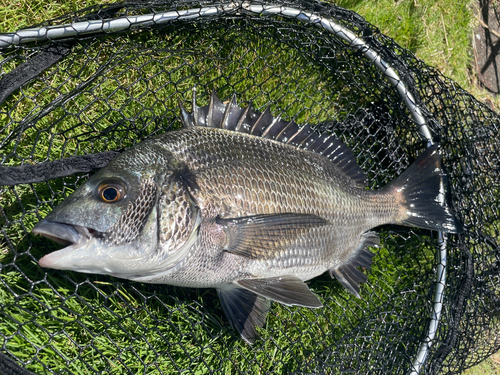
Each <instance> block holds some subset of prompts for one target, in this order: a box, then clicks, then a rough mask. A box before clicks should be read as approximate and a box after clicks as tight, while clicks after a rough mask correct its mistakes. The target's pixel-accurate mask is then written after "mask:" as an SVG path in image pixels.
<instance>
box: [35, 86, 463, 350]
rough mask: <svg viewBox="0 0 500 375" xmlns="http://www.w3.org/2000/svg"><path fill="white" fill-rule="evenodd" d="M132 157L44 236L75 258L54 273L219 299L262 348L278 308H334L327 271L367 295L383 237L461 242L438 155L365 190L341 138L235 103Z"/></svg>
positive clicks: (54, 220)
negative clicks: (409, 235) (433, 236)
mask: <svg viewBox="0 0 500 375" xmlns="http://www.w3.org/2000/svg"><path fill="white" fill-rule="evenodd" d="M181 119H182V121H183V124H184V128H183V129H181V130H178V131H174V132H168V133H165V134H163V135H160V136H157V137H154V138H151V139H148V140H146V141H144V142H142V143H140V144H138V145H137V146H135V147H133V148H131V149H129V150H127V151H125V152H124V153H123V154H121V155H119V156H118V157H117V158H115V159H114V160H113V161H111V162H110V163H109V164H108V166H106V167H105V168H103V169H102V170H101V171H99V172H98V173H96V174H95V175H94V176H92V177H91V178H90V179H89V180H88V181H87V182H86V183H85V184H83V185H82V186H81V187H80V188H79V189H78V190H77V191H75V193H74V194H73V195H71V196H70V197H68V198H67V199H66V200H65V201H64V202H63V203H62V204H61V205H59V206H58V207H56V209H55V210H54V211H53V212H52V213H51V214H49V215H48V216H47V218H46V219H45V220H43V221H42V222H40V223H39V224H37V226H35V228H34V229H33V232H34V233H35V234H40V235H45V236H47V237H49V238H52V239H55V240H57V241H59V242H61V243H66V244H70V245H69V246H68V247H66V248H65V249H62V250H59V251H56V252H54V253H51V254H48V255H46V256H45V257H43V258H42V259H41V260H40V265H41V266H42V267H50V268H58V269H68V270H74V271H79V272H87V273H99V274H109V275H114V276H117V277H122V278H127V279H131V280H136V281H141V282H147V283H161V284H170V285H178V286H184V287H200V288H204V287H210V288H216V289H217V292H218V294H219V297H220V298H221V302H222V306H223V309H224V312H225V313H226V316H227V317H228V320H229V321H230V323H231V325H232V326H233V327H234V328H235V329H237V330H238V331H239V332H240V333H241V335H242V337H243V338H244V339H245V340H246V341H248V342H253V341H254V339H255V336H256V330H255V327H256V326H259V327H262V326H263V324H264V321H265V316H266V314H267V311H268V309H269V306H270V302H269V300H274V301H278V302H281V303H284V304H288V305H300V306H307V307H321V306H322V304H321V302H320V301H319V299H318V298H317V297H316V296H315V295H314V294H313V293H312V292H311V291H310V290H309V289H308V287H307V286H306V284H305V283H304V281H306V280H309V279H311V278H314V277H315V276H318V275H320V274H322V273H324V272H325V271H329V272H330V274H331V275H332V277H334V276H335V277H336V278H337V279H338V280H339V281H340V282H341V283H342V285H344V286H345V287H346V288H347V289H348V290H350V291H351V292H352V293H354V294H355V295H356V296H358V297H359V284H360V283H361V282H364V281H366V275H365V274H364V273H363V272H361V271H360V270H359V269H358V267H363V268H367V269H369V268H370V265H371V262H372V257H373V254H372V253H371V252H370V251H369V250H368V247H369V246H375V245H377V244H378V243H379V239H378V236H377V235H376V234H375V233H374V232H371V231H370V229H372V228H374V227H377V226H380V225H383V224H389V223H391V224H400V225H408V226H417V227H421V228H426V229H434V230H441V231H444V232H452V233H456V232H459V231H460V224H459V223H458V222H457V220H456V219H455V217H454V216H453V215H452V213H451V212H450V210H449V208H448V207H446V206H445V205H443V204H441V203H440V202H441V200H440V199H439V195H440V194H442V193H443V192H442V185H443V172H442V166H441V158H440V155H439V149H438V147H437V146H433V147H431V148H429V149H428V150H426V151H425V152H424V153H423V154H422V155H421V156H420V157H419V159H418V160H417V161H416V162H415V163H414V164H413V165H412V166H411V167H410V168H409V169H408V170H407V171H405V172H404V173H403V174H402V175H401V176H400V177H399V178H398V179H396V180H395V181H393V182H392V183H390V184H388V185H387V186H385V187H384V188H382V189H380V190H377V191H373V190H368V189H366V186H365V183H364V179H365V176H364V174H363V172H362V171H361V170H360V168H359V166H358V165H357V164H356V161H355V158H354V156H353V155H352V153H351V152H350V150H349V149H348V148H347V147H346V146H345V145H344V144H342V142H340V141H339V140H338V139H336V138H334V137H328V136H325V135H323V136H320V135H318V134H316V133H314V132H312V130H311V129H310V128H309V127H308V126H306V127H303V128H299V127H298V126H297V125H296V124H294V123H293V122H291V123H287V122H284V121H281V120H280V119H276V118H274V117H272V115H271V114H270V112H269V111H266V112H264V113H257V112H255V111H253V110H252V109H251V108H250V107H247V108H240V107H239V106H237V104H236V101H235V99H234V98H233V100H232V101H231V102H230V103H229V104H227V105H226V104H223V103H222V102H221V101H220V100H219V99H218V98H217V96H216V95H215V94H213V95H212V97H211V103H210V105H208V106H206V107H202V108H198V107H197V106H196V105H193V113H192V114H190V113H188V112H187V111H186V110H185V109H184V107H183V106H182V105H181Z"/></svg>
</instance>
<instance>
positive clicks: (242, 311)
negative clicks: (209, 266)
mask: <svg viewBox="0 0 500 375" xmlns="http://www.w3.org/2000/svg"><path fill="white" fill-rule="evenodd" d="M217 294H218V295H219V298H220V301H221V304H222V309H223V310H224V314H226V317H227V319H228V320H229V324H231V327H233V328H234V329H235V330H237V331H238V332H239V334H240V335H241V337H242V338H243V339H244V340H245V341H246V342H248V343H249V344H253V343H254V342H255V337H256V336H257V330H256V329H255V328H256V327H259V328H262V327H263V326H264V323H265V322H266V316H267V313H268V312H269V308H270V307H271V302H270V301H269V300H267V299H265V298H263V297H261V296H259V295H257V294H255V293H252V292H250V291H248V290H246V289H242V288H239V287H237V286H232V285H231V286H228V287H227V288H224V289H217Z"/></svg>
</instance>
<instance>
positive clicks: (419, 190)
mask: <svg viewBox="0 0 500 375" xmlns="http://www.w3.org/2000/svg"><path fill="white" fill-rule="evenodd" d="M446 188H447V183H446V175H445V173H444V171H443V166H442V160H441V155H440V152H439V147H438V145H433V146H431V147H429V148H428V149H427V150H425V151H424V152H423V153H422V154H421V155H420V156H419V157H418V159H417V160H416V161H415V162H414V163H413V164H412V165H411V166H410V167H409V168H408V169H407V170H406V171H404V172H403V174H402V175H401V176H399V177H398V178H397V179H396V180H394V181H393V182H391V183H390V184H389V185H388V186H387V187H386V188H384V190H385V189H390V190H391V191H392V193H393V194H396V199H397V201H399V202H401V204H402V207H401V209H400V213H399V215H398V219H397V221H396V222H394V224H400V225H406V226H411V227H418V228H422V229H430V230H435V231H441V232H447V233H460V232H462V225H461V223H460V221H459V220H457V218H456V217H455V215H453V213H452V212H451V210H450V207H449V206H448V205H447V204H446V203H447V202H446V201H447V199H446Z"/></svg>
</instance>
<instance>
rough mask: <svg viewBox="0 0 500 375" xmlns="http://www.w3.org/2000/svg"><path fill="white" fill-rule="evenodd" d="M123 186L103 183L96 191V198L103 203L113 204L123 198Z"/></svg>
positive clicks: (124, 191) (114, 183) (115, 183)
mask: <svg viewBox="0 0 500 375" xmlns="http://www.w3.org/2000/svg"><path fill="white" fill-rule="evenodd" d="M125 193H126V190H125V186H123V185H122V184H120V183H117V182H104V183H102V184H101V185H99V187H98V189H97V196H98V197H99V199H100V200H101V201H103V202H105V203H115V202H118V201H119V200H122V199H123V198H124V197H125Z"/></svg>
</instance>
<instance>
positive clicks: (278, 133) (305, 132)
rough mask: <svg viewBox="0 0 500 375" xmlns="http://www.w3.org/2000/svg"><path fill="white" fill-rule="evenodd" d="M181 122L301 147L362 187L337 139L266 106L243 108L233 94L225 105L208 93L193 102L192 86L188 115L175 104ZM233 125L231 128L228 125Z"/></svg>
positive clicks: (360, 175)
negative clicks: (205, 99)
mask: <svg viewBox="0 0 500 375" xmlns="http://www.w3.org/2000/svg"><path fill="white" fill-rule="evenodd" d="M179 107H180V111H181V116H180V117H181V121H182V123H183V125H184V126H200V127H207V126H208V127H213V128H221V129H226V130H231V131H235V132H240V133H247V134H251V135H254V136H258V137H264V138H268V139H272V140H275V141H278V142H281V143H285V144H289V145H291V146H294V147H297V148H301V149H305V150H308V151H311V152H314V153H317V154H320V155H323V156H324V157H326V158H328V159H330V160H331V162H332V163H333V164H335V165H336V166H337V167H338V168H339V169H340V170H342V171H343V172H344V173H345V174H346V175H348V176H349V177H351V178H352V180H353V181H355V183H357V184H359V185H360V186H366V175H365V174H364V172H363V171H362V170H361V168H360V167H359V166H358V164H357V162H356V158H355V156H354V154H353V153H352V151H351V150H350V149H349V148H348V147H347V146H346V145H345V144H344V143H343V142H342V141H341V140H339V139H338V138H336V137H335V136H330V135H328V134H321V135H320V134H318V133H316V132H315V131H313V129H312V128H311V127H310V126H309V125H305V126H303V127H299V126H298V125H297V124H296V123H295V122H294V121H290V122H289V123H286V122H285V121H282V120H281V118H280V116H277V117H273V115H272V114H271V109H270V107H267V108H266V109H265V111H264V112H262V113H259V112H256V111H254V110H252V104H251V103H250V104H249V105H248V106H247V107H246V108H245V109H244V110H243V109H242V108H240V107H238V104H237V102H236V95H233V96H232V98H231V100H230V101H229V103H228V104H227V105H225V104H224V103H223V102H222V101H221V100H220V99H219V97H218V96H217V94H216V93H215V90H214V91H213V92H212V95H211V97H210V104H209V105H208V106H205V107H198V106H197V105H196V89H193V113H192V114H189V113H188V112H187V111H186V109H185V108H184V106H183V105H182V103H179ZM234 122H236V125H235V127H234V130H233V127H232V124H233V123H234Z"/></svg>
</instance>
